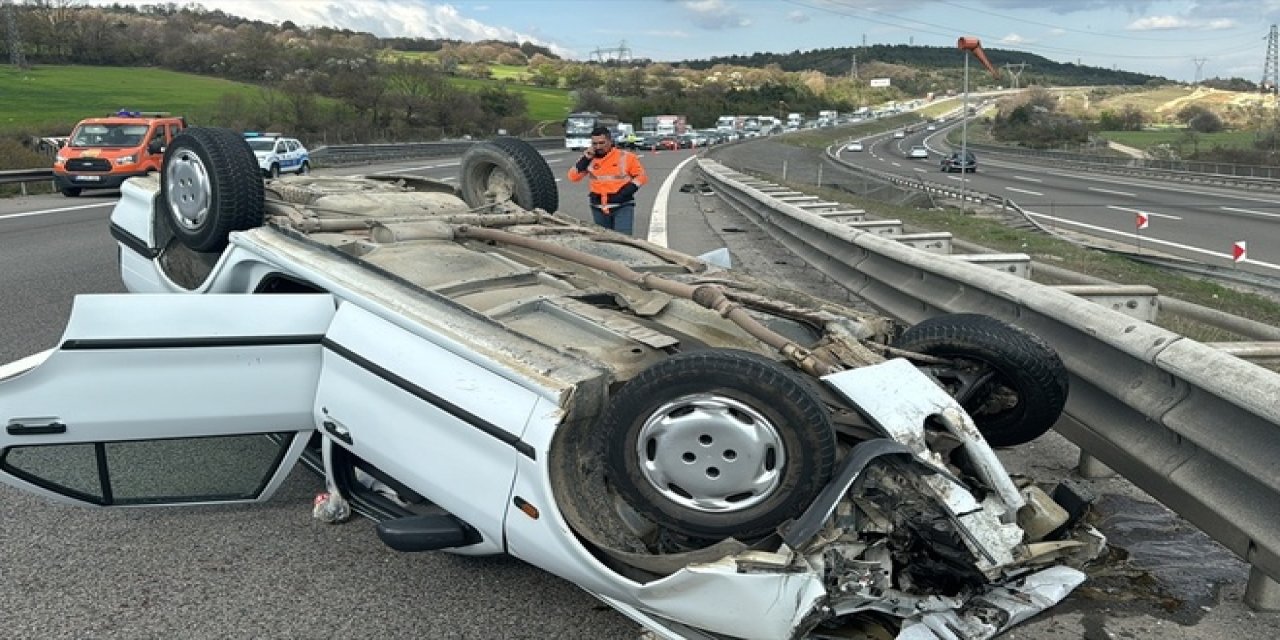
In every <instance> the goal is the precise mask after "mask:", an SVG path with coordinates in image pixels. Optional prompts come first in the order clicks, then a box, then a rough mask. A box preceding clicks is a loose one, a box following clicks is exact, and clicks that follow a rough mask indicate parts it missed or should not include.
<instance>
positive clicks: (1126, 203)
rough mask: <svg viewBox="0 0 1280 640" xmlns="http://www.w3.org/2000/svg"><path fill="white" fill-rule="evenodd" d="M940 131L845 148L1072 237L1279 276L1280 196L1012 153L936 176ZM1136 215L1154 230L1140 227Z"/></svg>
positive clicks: (861, 159)
mask: <svg viewBox="0 0 1280 640" xmlns="http://www.w3.org/2000/svg"><path fill="white" fill-rule="evenodd" d="M945 135H946V132H945V131H944V130H939V131H937V132H928V133H927V134H921V133H916V134H913V135H910V136H908V137H906V138H903V139H894V138H891V137H887V136H876V137H874V138H872V139H870V140H868V142H869V144H868V146H867V151H865V152H862V153H856V152H847V151H842V152H841V157H842V158H843V159H845V160H847V161H850V162H853V163H855V164H865V166H868V167H871V168H875V169H879V170H882V171H889V172H892V173H897V174H899V175H907V176H915V177H919V178H921V179H923V180H927V181H930V182H934V183H942V184H950V185H952V186H953V187H957V188H961V189H973V190H975V191H980V192H983V193H989V194H993V195H997V196H1001V197H1005V198H1008V199H1010V200H1013V201H1014V202H1017V203H1018V205H1019V206H1021V207H1022V208H1023V209H1024V210H1026V211H1027V212H1028V213H1029V214H1030V215H1031V216H1032V217H1033V218H1035V219H1037V221H1039V222H1040V223H1042V224H1044V225H1045V226H1047V227H1051V228H1058V229H1061V230H1064V231H1076V232H1080V233H1085V234H1088V235H1093V236H1096V237H1099V238H1103V239H1106V240H1110V241H1113V242H1120V243H1124V244H1126V245H1128V246H1129V248H1130V249H1134V248H1137V247H1138V246H1139V245H1140V246H1141V247H1142V248H1143V249H1145V250H1147V251H1159V252H1162V253H1167V254H1171V255H1175V256H1179V257H1183V258H1187V259H1191V260H1195V261H1197V262H1202V263H1205V264H1211V265H1216V266H1235V267H1237V268H1240V269H1242V270H1246V271H1252V272H1255V273H1260V274H1264V275H1268V276H1272V277H1280V224H1277V223H1280V195H1274V194H1267V193H1255V192H1248V191H1241V190H1233V189H1228V188H1219V187H1213V186H1206V185H1192V184H1185V183H1170V182H1161V181H1158V180H1149V179H1141V178H1133V177H1122V176H1108V175H1101V174H1095V173H1084V172H1073V171H1070V170H1066V169H1060V168H1056V167H1051V166H1045V165H1037V164H1030V163H1021V162H1018V161H1017V159H1016V158H1014V157H1011V156H1003V157H995V156H992V155H983V154H978V156H979V157H978V171H977V172H976V173H969V174H963V175H962V174H958V173H952V174H944V173H942V172H940V171H939V170H938V162H939V160H940V159H941V157H942V153H941V152H942V151H944V150H945V149H946V148H947V147H946V145H945V144H943V142H942V141H943V136H945ZM921 142H923V143H924V144H925V145H926V146H928V147H929V148H930V150H931V155H930V158H929V159H928V160H908V159H906V158H905V151H906V149H908V148H910V145H912V144H920V143H921ZM1139 213H1143V214H1145V215H1146V216H1147V219H1148V227H1147V228H1146V229H1144V230H1141V231H1140V230H1138V229H1137V225H1136V221H1137V217H1138V214H1139ZM1238 241H1247V242H1248V251H1249V253H1248V258H1247V260H1246V261H1244V262H1242V263H1239V264H1234V263H1233V262H1232V245H1233V243H1235V242H1238Z"/></svg>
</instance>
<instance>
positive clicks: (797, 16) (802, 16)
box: [787, 11, 809, 24]
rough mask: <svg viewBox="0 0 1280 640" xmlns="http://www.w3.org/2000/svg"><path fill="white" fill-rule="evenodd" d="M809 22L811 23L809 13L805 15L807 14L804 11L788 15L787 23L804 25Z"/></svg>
mask: <svg viewBox="0 0 1280 640" xmlns="http://www.w3.org/2000/svg"><path fill="white" fill-rule="evenodd" d="M808 21H809V14H807V13H805V12H803V11H792V12H791V13H788V14H787V22H794V23H796V24H804V23H806V22H808Z"/></svg>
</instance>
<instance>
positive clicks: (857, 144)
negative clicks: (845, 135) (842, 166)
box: [844, 140, 862, 151]
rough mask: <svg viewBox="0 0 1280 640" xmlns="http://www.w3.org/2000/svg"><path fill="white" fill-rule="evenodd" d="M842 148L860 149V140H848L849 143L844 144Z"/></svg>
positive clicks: (847, 149)
mask: <svg viewBox="0 0 1280 640" xmlns="http://www.w3.org/2000/svg"><path fill="white" fill-rule="evenodd" d="M844 150H845V151H862V141H861V140H854V141H853V142H850V143H849V144H847V145H845V147H844Z"/></svg>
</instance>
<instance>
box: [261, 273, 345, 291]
mask: <svg viewBox="0 0 1280 640" xmlns="http://www.w3.org/2000/svg"><path fill="white" fill-rule="evenodd" d="M253 292H254V293H327V292H326V291H325V290H324V289H321V288H320V287H317V286H315V285H314V284H311V283H310V282H307V281H306V280H302V279H300V278H295V277H293V276H290V275H287V274H284V273H273V274H270V275H268V276H266V277H265V278H263V279H262V280H259V281H258V286H257V287H254V289H253Z"/></svg>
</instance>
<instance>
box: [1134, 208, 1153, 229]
mask: <svg viewBox="0 0 1280 640" xmlns="http://www.w3.org/2000/svg"><path fill="white" fill-rule="evenodd" d="M1136 224H1137V226H1138V230H1139V231H1141V230H1143V229H1146V228H1147V227H1148V226H1150V225H1151V218H1148V217H1147V214H1145V213H1142V212H1141V211H1139V212H1138V218H1137V220H1136Z"/></svg>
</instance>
